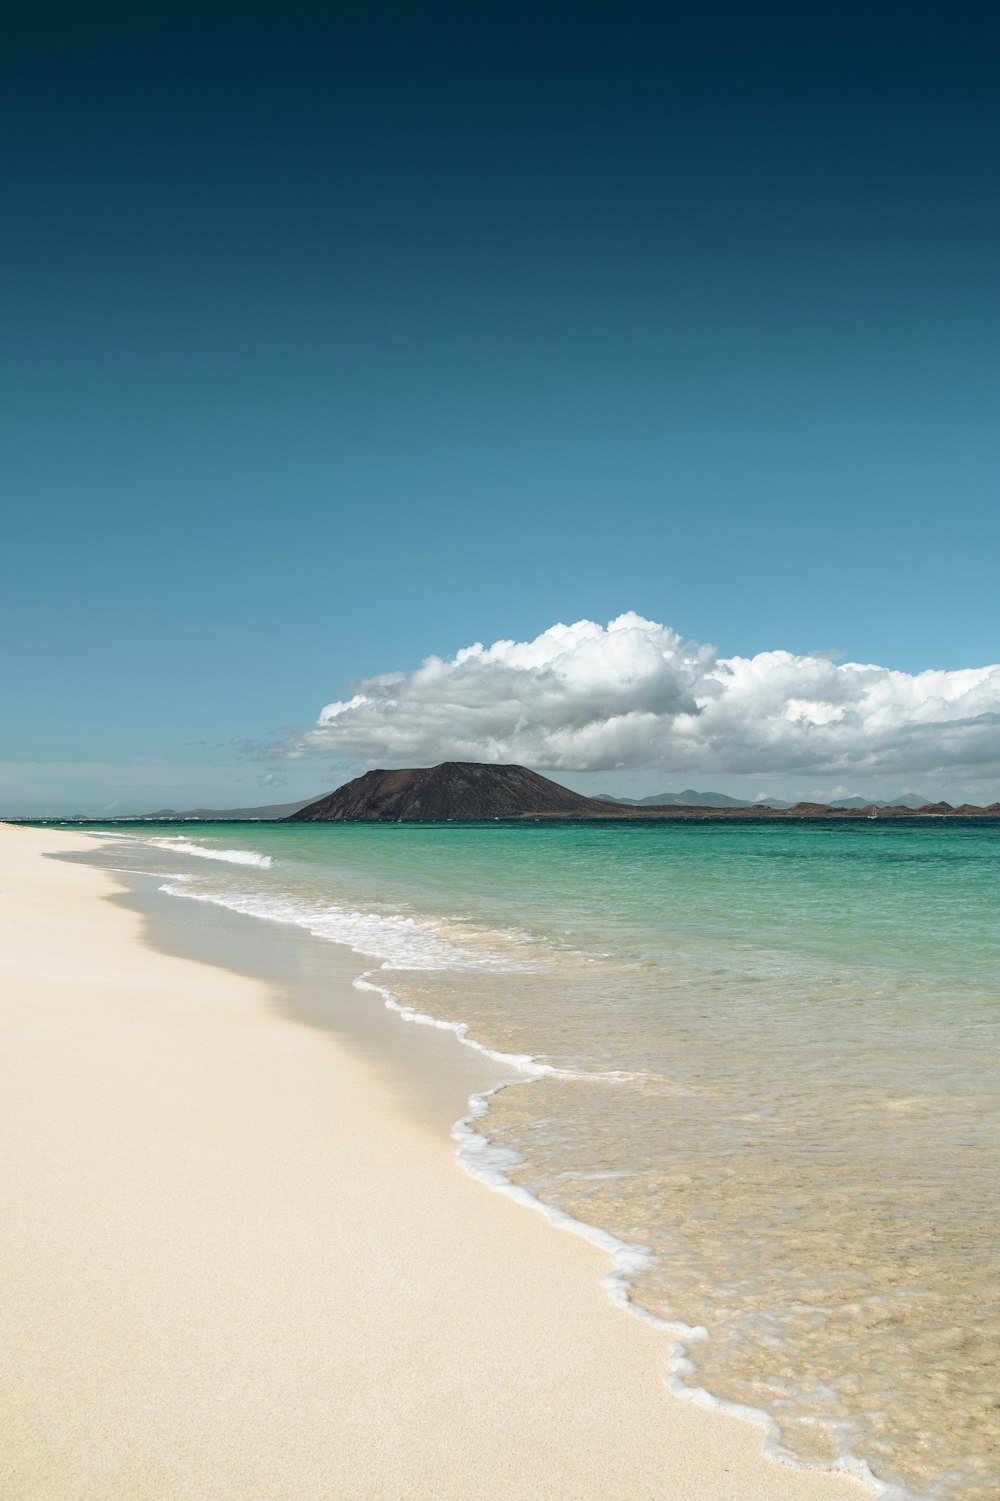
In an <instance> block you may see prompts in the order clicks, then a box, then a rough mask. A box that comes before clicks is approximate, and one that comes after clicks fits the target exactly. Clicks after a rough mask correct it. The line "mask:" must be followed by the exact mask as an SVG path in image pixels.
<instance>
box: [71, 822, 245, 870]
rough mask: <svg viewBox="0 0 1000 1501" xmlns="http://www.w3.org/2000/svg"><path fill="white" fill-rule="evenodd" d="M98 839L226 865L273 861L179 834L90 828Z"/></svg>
mask: <svg viewBox="0 0 1000 1501" xmlns="http://www.w3.org/2000/svg"><path fill="white" fill-rule="evenodd" d="M90 832H92V833H93V834H94V836H95V837H96V838H98V839H120V840H122V841H123V842H124V843H128V844H141V845H144V846H145V847H146V848H147V849H158V850H170V851H172V852H173V853H174V854H178V855H197V857H198V859H199V860H221V861H223V862H224V863H225V864H226V865H254V866H257V867H258V868H259V869H260V870H270V868H271V866H272V865H273V863H274V861H273V860H272V858H271V856H270V855H262V854H261V853H260V851H259V850H220V849H212V848H211V847H210V846H208V845H205V844H192V843H191V841H190V840H189V839H183V838H181V837H180V836H179V835H177V836H175V835H172V834H171V835H167V834H164V835H162V836H160V837H158V838H149V839H144V838H143V837H142V835H141V834H122V833H120V832H119V831H118V830H117V829H114V830H112V829H94V830H91V831H90Z"/></svg>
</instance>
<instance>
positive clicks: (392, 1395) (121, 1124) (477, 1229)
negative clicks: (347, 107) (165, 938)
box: [0, 826, 869, 1501]
mask: <svg viewBox="0 0 1000 1501" xmlns="http://www.w3.org/2000/svg"><path fill="white" fill-rule="evenodd" d="M83 847H92V845H91V842H90V841H89V840H88V839H86V838H85V837H84V836H82V835H78V834H72V833H64V832H62V831H49V830H27V829H18V828H11V827H5V826H0V996H2V1000H0V1175H2V1203H3V1215H2V1219H0V1289H2V1293H0V1495H2V1496H3V1497H4V1498H5V1501H27V1498H38V1501H117V1498H128V1501H142V1498H147V1497H156V1498H162V1501H168V1498H169V1501H175V1498H182V1497H191V1498H197V1501H212V1498H216V1497H218V1498H226V1501H255V1498H261V1501H264V1498H267V1501H272V1498H281V1497H289V1498H295V1501H312V1498H320V1497H323V1498H336V1501H354V1498H359V1501H360V1498H366V1497H378V1498H380V1501H403V1498H406V1501H489V1498H493V1497H504V1498H506V1501H529V1498H549V1501H556V1498H559V1501H583V1498H593V1501H618V1498H623V1501H625V1498H627V1501H648V1498H654V1497H658V1498H659V1497H662V1498H670V1501H741V1498H751V1497H756V1498H768V1501H771V1498H773V1501H808V1498H812V1501H861V1498H862V1497H865V1496H866V1495H868V1494H869V1493H868V1492H866V1491H865V1490H864V1489H863V1488H862V1487H861V1486H860V1485H858V1484H857V1483H856V1482H854V1481H853V1480H851V1479H849V1478H848V1477H846V1476H838V1475H820V1474H814V1473H807V1472H801V1471H796V1470H792V1469H788V1468H784V1467H781V1466H778V1465H775V1464H772V1463H771V1462H770V1461H768V1460H766V1459H765V1458H763V1456H762V1452H761V1446H762V1438H761V1434H760V1431H759V1430H758V1429H755V1428H753V1427H751V1426H750V1425H748V1424H745V1423H742V1422H740V1421H738V1420H736V1419H734V1418H731V1417H728V1416H725V1415H723V1414H720V1413H718V1412H711V1411H705V1410H702V1409H700V1408H698V1407H696V1406H694V1405H693V1404H691V1403H689V1402H684V1401H680V1400H678V1399H677V1398H675V1397H672V1396H670V1395H669V1393H668V1392H667V1391H666V1389H665V1387H664V1385H663V1381H662V1373H663V1371H664V1369H665V1363H666V1357H667V1353H668V1346H667V1342H666V1340H665V1337H664V1336H663V1335H662V1334H661V1333H659V1332H657V1331H656V1330H654V1329H652V1328H650V1327H649V1326H644V1325H643V1324H642V1323H640V1322H639V1321H638V1320H636V1319H633V1318H630V1317H628V1316H627V1315H626V1314H624V1313H622V1312H621V1311H619V1310H618V1309H616V1308H615V1307H614V1306H613V1305H612V1304H611V1302H610V1301H609V1300H608V1298H607V1296H606V1294H605V1293H604V1292H603V1291H602V1290H601V1289H600V1287H599V1279H600V1277H601V1276H602V1275H603V1274H604V1273H605V1272H606V1271H607V1269H608V1263H607V1259H606V1257H605V1256H604V1255H603V1253H601V1252H599V1251H597V1250H596V1249H594V1248H593V1247H591V1246H589V1245H587V1244H585V1243H584V1242H583V1241H581V1240H579V1239H577V1238H576V1237H574V1236H571V1235H568V1234H565V1233H560V1232H559V1231H556V1230H554V1229H553V1228H552V1227H551V1226H550V1225H549V1224H548V1223H547V1222H546V1221H545V1220H544V1219H543V1217H542V1216H541V1215H538V1214H534V1213H532V1212H530V1211H529V1210H526V1209H522V1208H519V1207H518V1206H517V1205H515V1204H513V1203H511V1202H510V1201H509V1200H508V1199H506V1198H504V1197H503V1196H501V1195H498V1194H493V1193H490V1192H489V1191H488V1190H487V1189H486V1188H484V1187H483V1186H481V1185H480V1184H477V1183H475V1182H474V1181H473V1180H472V1179H471V1178H469V1177H468V1176H467V1175H466V1174H464V1173H463V1172H462V1170H461V1169H460V1168H459V1167H458V1166H457V1165H456V1162H455V1160H454V1153H453V1144H452V1143H451V1142H450V1141H448V1139H447V1138H446V1137H445V1136H444V1135H443V1134H442V1133H439V1132H437V1131H436V1130H434V1129H432V1128H431V1127H430V1126H426V1127H425V1126H422V1125H421V1124H420V1123H419V1122H418V1121H414V1119H413V1113H412V1111H410V1110H406V1109H403V1108H402V1106H401V1105H400V1102H399V1100H398V1099H397V1098H396V1096H395V1094H394V1092H393V1090H392V1089H391V1088H390V1087H389V1086H388V1084H387V1083H386V1080H385V1078H384V1077H383V1076H382V1075H381V1074H380V1073H379V1071H378V1070H377V1069H376V1068H374V1067H373V1066H372V1065H371V1064H370V1063H365V1062H360V1061H359V1060H358V1059H357V1058H355V1057H354V1056H353V1055H352V1054H350V1053H349V1052H347V1051H346V1049H345V1048H344V1047H343V1045H341V1044H339V1043H338V1041H337V1040H336V1039H335V1038H332V1037H330V1036H327V1035H324V1034H323V1033H322V1032H320V1031H317V1030H315V1029H312V1028H309V1027H305V1026H300V1025H297V1024H296V1023H295V1022H293V1021H290V1020H287V1019H284V1018H283V1017H281V1016H280V1015H279V1014H278V1013H277V1011H276V1009H275V1008H274V1007H273V1006H272V1005H271V1004H270V1001H269V997H268V994H267V991H266V988H265V987H264V986H263V985H261V984H257V983H256V982H252V981H248V980H246V979H244V978H241V977H239V976H236V975H228V974H227V973H225V972H223V971H220V970H218V969H215V968H212V967H209V966H203V965H200V964H195V963H192V962H190V961H188V960H183V959H177V958H172V957H167V956H164V955H161V954H159V953H157V952H155V951H154V950H152V949H150V948H148V947H146V946H144V943H143V931H142V930H143V923H142V920H141V918H139V917H138V916H136V915H134V914H133V913H131V912H128V911H126V910H125V909H123V908H121V907H118V906H116V905H113V904H111V903H110V902H108V901H106V900H102V898H103V897H104V896H106V895H107V894H108V893H109V892H110V891H111V890H112V889H113V887H112V885H111V882H110V880H109V878H108V877H107V876H106V875H105V874H103V873H101V872H99V871H97V870H94V869H91V868H87V867H83V866H77V865H70V864H66V863H61V862H58V861H53V860H46V859H43V858H42V856H43V854H44V853H45V852H46V851H55V850H59V849H63V850H65V849H68V848H83Z"/></svg>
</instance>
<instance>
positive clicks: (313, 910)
mask: <svg viewBox="0 0 1000 1501" xmlns="http://www.w3.org/2000/svg"><path fill="white" fill-rule="evenodd" d="M160 890H161V891H165V892H167V893H168V894H169V895H171V896H184V897H187V898H188V899H189V900H191V901H196V902H208V903H210V904H211V905H212V906H216V907H225V908H227V909H228V910H229V911H230V912H242V913H244V914H246V916H248V917H259V918H263V920H264V921H265V922H277V923H283V924H286V925H287V926H289V927H294V928H304V929H305V930H306V932H307V933H312V934H313V936H314V937H316V938H323V939H325V940H326V941H327V942H328V943H342V944H344V945H345V946H346V947H347V948H350V949H353V950H354V952H355V953H356V954H364V955H365V956H366V957H367V958H370V959H381V960H382V967H383V969H426V970H443V969H460V970H462V969H464V970H473V969H480V970H482V969H486V970H500V971H508V972H511V973H517V972H519V971H520V970H521V969H522V968H523V966H522V965H516V964H512V963H510V962H509V961H508V960H506V959H504V958H503V957H502V956H501V955H499V954H492V953H482V954H478V953H473V952H471V950H468V949H463V948H461V947H460V946H459V945H458V944H456V943H452V942H451V941H450V940H449V939H447V938H444V937H442V936H441V934H439V933H435V931H434V929H433V928H432V927H430V925H429V924H427V923H422V922H418V921H417V919H416V918H413V917H394V916H391V915H385V914H382V913H378V912H361V911H356V910H355V911H352V910H350V909H349V908H347V907H337V906H334V905H332V904H327V903H323V902H319V901H317V902H310V901H308V900H305V899H303V898H297V897H288V896H283V895H282V894H281V893H279V892H259V891H209V890H204V889H200V890H199V889H196V888H194V887H186V886H185V887H183V888H181V887H176V886H175V885H174V884H173V881H172V880H171V881H168V882H167V883H166V884H165V885H163V886H161V888H160Z"/></svg>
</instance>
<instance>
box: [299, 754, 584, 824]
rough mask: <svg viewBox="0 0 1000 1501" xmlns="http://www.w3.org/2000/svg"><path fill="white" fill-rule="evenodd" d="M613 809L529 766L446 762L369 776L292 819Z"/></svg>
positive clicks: (440, 818) (441, 818) (443, 817)
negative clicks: (540, 774)
mask: <svg viewBox="0 0 1000 1501" xmlns="http://www.w3.org/2000/svg"><path fill="white" fill-rule="evenodd" d="M607 813H608V804H607V803H599V802H596V801H595V800H593V799H592V798H589V797H581V795H580V794H579V793H578V792H571V791H570V790H569V788H568V787H560V786H559V784H558V782H550V781H549V780H548V778H547V777H540V776H539V775H538V773H537V772H534V771H528V769H527V767H525V766H486V765H483V764H481V763H480V762H478V761H442V763H441V765H440V766H419V767H416V768H411V769H408V770H403V771H367V772H365V774H364V776H361V777H355V779H354V781H353V782H346V783H345V784H344V786H343V787H338V788H337V790H336V792H331V793H328V794H327V796H326V797H321V798H318V799H317V801H316V802H314V803H310V804H309V805H308V807H305V808H300V809H299V810H298V812H297V813H293V814H292V820H293V821H295V822H319V821H344V822H355V821H359V822H360V821H383V822H391V821H393V820H396V819H399V820H402V821H403V822H409V821H411V820H424V819H425V820H428V821H431V822H445V821H447V820H448V819H492V818H525V817H528V818H530V817H532V816H533V815H534V816H538V815H539V814H541V815H548V816H552V815H553V814H554V815H556V816H559V815H562V816H563V817H565V816H567V815H569V816H570V817H572V816H574V815H575V816H576V817H577V818H589V817H593V816H595V815H603V816H604V817H607Z"/></svg>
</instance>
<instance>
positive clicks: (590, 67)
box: [0, 0, 1000, 815]
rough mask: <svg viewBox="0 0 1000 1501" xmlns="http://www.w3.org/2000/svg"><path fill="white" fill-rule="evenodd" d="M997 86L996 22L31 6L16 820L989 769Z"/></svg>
mask: <svg viewBox="0 0 1000 1501" xmlns="http://www.w3.org/2000/svg"><path fill="white" fill-rule="evenodd" d="M998 84H1000V17H998V15H997V12H996V9H995V7H991V6H986V5H983V6H972V5H963V4H953V5H949V6H944V5H927V4H919V3H909V4H906V5H888V4H880V3H878V0H874V3H868V4H865V5H852V4H845V5H839V6H837V7H816V6H802V5H795V6H786V5H782V4H776V5H762V6H747V5H745V4H739V5H729V4H726V3H720V4H717V5H714V6H711V7H707V6H698V7H696V6H674V5H670V4H668V3H663V0H661V3H658V4H655V5H645V4H634V3H630V0H619V3H616V4H610V3H591V0H576V3H573V4H553V3H547V0H535V3H532V4H522V3H518V0H505V3H504V4H502V5H501V4H483V5H470V4H467V3H466V4H452V5H444V4H436V3H434V0H428V3H426V4H422V5H414V4H412V3H407V4H393V3H385V0H366V3H365V4H363V5H361V4H353V3H352V4H346V3H338V0H327V3H325V4H315V5H312V4H304V3H302V0H289V3H286V4H284V5H282V6H281V7H277V6H274V5H262V4H255V3H253V0H241V3H239V4H236V3H233V4H220V3H218V0H202V3H200V4H197V5H184V4H177V3H172V4H155V3H153V4H144V5H143V6H141V7H137V6H132V7H129V8H124V7H122V8H117V7H115V6H110V5H98V6H96V7H90V8H81V7H79V6H77V7H72V8H69V7H60V6H55V5H45V4H40V5H38V6H36V7H31V8H22V10H21V12H20V14H19V15H17V16H16V17H14V18H13V20H11V21H9V22H8V25H7V30H6V32H5V37H4V47H3V49H2V56H0V173H2V185H3V194H2V203H3V210H2V212H3V232H2V251H0V303H2V307H0V317H2V328H3V339H2V353H0V365H2V368H0V378H2V383H3V389H2V392H0V396H2V400H0V424H2V455H3V457H2V461H0V465H2V467H0V476H2V486H3V494H4V504H3V515H2V538H3V580H2V588H0V640H2V643H3V650H2V652H0V813H5V812H6V813H24V814H35V815H42V814H47V813H55V814H59V813H65V812H76V811H91V812H94V813H98V814H100V813H105V812H136V811H146V810H149V809H153V808H159V807H162V806H172V807H189V806H195V805H204V804H208V805H212V806H217V807H225V806H238V805H248V804H255V803H260V802H271V801H284V800H291V799H293V798H297V797H306V796H309V795H311V794H314V793H315V794H319V793H320V792H323V791H325V790H327V789H328V788H329V787H332V786H335V785H337V784H338V783H339V782H341V781H343V780H345V779H346V777H347V776H349V775H354V774H356V773H357V772H358V771H359V770H362V769H364V768H365V767H366V766H369V765H386V764H397V765H398V764H422V763H424V762H427V761H433V760H437V759H445V758H451V757H453V755H454V754H455V753H456V752H458V751H461V752H462V754H463V758H467V759H494V758H496V757H498V756H499V757H500V758H502V759H503V758H511V759H518V758H522V757H523V758H529V757H530V758H532V759H531V761H530V764H533V765H535V766H536V767H537V769H539V770H543V771H544V770H548V771H550V772H552V774H558V778H559V779H560V780H563V781H565V782H567V783H568V784H569V785H573V786H577V787H579V788H580V789H581V790H584V791H608V792H615V791H619V792H622V793H625V794H627V795H645V794H646V793H653V792H660V791H664V790H679V789H680V788H683V787H688V786H695V787H705V786H709V787H712V788H715V789H719V790H723V791H729V792H731V793H733V794H736V795H741V796H743V795H750V796H754V795H756V793H757V792H760V791H764V792H771V793H774V794H775V795H783V796H798V795H803V796H815V795H822V794H829V795H841V794H843V793H855V792H856V793H860V794H862V795H881V794H883V793H884V794H886V795H892V794H895V793H898V792H900V791H902V790H904V789H905V788H908V787H916V788H917V790H918V791H920V792H925V793H926V794H927V795H928V796H933V797H939V796H945V797H948V798H949V800H952V801H955V800H962V799H963V798H965V797H969V798H971V800H973V801H992V800H994V799H995V798H998V797H1000V675H998V674H997V673H996V672H994V673H993V674H990V673H988V672H986V673H980V675H979V676H978V677H977V676H975V674H976V673H977V671H979V670H980V669H985V668H989V667H990V666H991V664H995V663H996V662H997V661H998V659H1000V641H998V630H997V624H998V614H1000V612H998V608H997V603H996V593H997V590H996V582H995V579H996V559H997V556H998V543H1000V505H998V498H1000V497H998V494H997V490H998V484H997V477H998V472H1000V466H998V460H1000V421H998V415H1000V414H998V411H997V405H998V393H1000V338H998V333H1000V320H998V313H1000V279H998V278H997V274H996V268H997V265H998V264H1000V186H998V178H997V172H996V163H997V161H998V160H1000V89H998ZM623 620H624V621H626V622H627V624H626V626H624V627H623V626H621V624H620V622H621V621H623ZM635 621H638V622H640V624H638V625H636V624H635V623H634V622H635ZM580 623H583V624H582V625H581V624H580ZM588 623H589V624H588ZM616 623H619V624H616ZM611 626H614V629H609V627H611ZM559 627H563V628H565V630H566V631H567V632H568V633H569V634H568V635H567V636H563V635H560V633H559V631H558V629H557V628H559ZM554 630H555V632H556V634H555V635H552V634H551V633H552V632H553V631H554ZM595 633H596V634H595ZM539 642H540V643H542V644H541V645H538V643H539ZM496 643H501V646H500V647H499V648H497V647H496V646H495V644H496ZM504 643H507V645H506V646H504V645H503V644H504ZM477 648H478V653H477ZM491 653H492V655H491ZM428 660H430V662H431V664H432V665H431V666H430V668H425V667H423V666H422V664H423V663H425V661H428ZM435 662H436V663H438V664H439V665H440V666H441V670H440V671H438V669H437V668H435V667H434V666H433V664H434V663H435ZM734 663H735V664H740V663H751V664H756V665H753V666H752V667H749V668H744V667H741V666H735V667H734V666H733V665H732V664H734ZM449 664H450V665H449ZM720 664H723V665H721V666H720ZM852 664H862V665H863V666H865V667H867V668H870V669H871V671H870V672H869V673H868V675H867V676H865V675H864V674H861V673H859V671H858V670H856V669H855V668H854V667H853V666H852ZM970 673H971V674H973V676H972V677H970V676H968V674H970ZM435 674H437V677H436V679H435ZM956 674H957V675H958V676H955V675H956ZM386 679H388V686H387V685H386V681H385V680H386ZM435 682H436V686H435ZM442 682H443V683H444V687H445V690H446V691H443V692H442V691H440V690H441V686H442ZM393 685H395V688H398V689H400V691H399V692H395V690H394V688H393ZM630 694H631V695H632V696H631V697H630V696H629V695H630ZM355 700H358V701H359V702H355ZM331 705H341V706H343V705H348V706H352V705H353V707H348V708H347V709H343V708H341V709H340V710H339V711H338V712H337V713H336V714H334V715H332V716H331V715H330V713H329V712H328V706H331ZM740 725H742V726H744V728H745V731H746V733H745V734H742V735H741V734H738V733H737V730H738V729H739V726H740ZM838 726H839V729H838V728H837V727H838ZM418 756H419V762H417V761H416V760H415V759H414V760H412V761H407V760H405V759H402V758H404V757H413V758H416V757H418ZM546 758H547V759H546Z"/></svg>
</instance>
